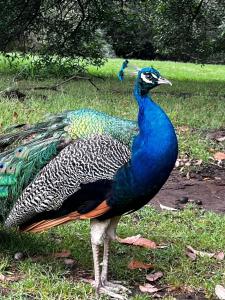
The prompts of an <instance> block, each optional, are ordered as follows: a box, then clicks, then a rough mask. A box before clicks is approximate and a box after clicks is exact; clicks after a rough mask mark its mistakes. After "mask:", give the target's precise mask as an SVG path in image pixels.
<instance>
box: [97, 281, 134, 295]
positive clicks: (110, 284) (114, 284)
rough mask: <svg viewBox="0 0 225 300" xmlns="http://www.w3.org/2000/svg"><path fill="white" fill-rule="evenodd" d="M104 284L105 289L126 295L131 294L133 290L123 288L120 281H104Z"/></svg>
mask: <svg viewBox="0 0 225 300" xmlns="http://www.w3.org/2000/svg"><path fill="white" fill-rule="evenodd" d="M102 284H103V286H104V287H107V288H108V289H110V290H112V291H113V292H116V293H118V292H122V293H126V294H131V290H129V289H128V288H127V287H125V286H123V285H122V284H121V282H120V281H107V280H102Z"/></svg>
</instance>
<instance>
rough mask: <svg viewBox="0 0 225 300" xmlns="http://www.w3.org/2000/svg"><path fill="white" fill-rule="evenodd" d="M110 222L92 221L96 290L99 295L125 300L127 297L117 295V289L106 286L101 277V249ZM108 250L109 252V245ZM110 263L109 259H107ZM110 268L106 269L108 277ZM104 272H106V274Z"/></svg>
mask: <svg viewBox="0 0 225 300" xmlns="http://www.w3.org/2000/svg"><path fill="white" fill-rule="evenodd" d="M109 223H110V220H107V221H104V222H99V221H97V220H91V244H92V252H93V261H94V273H95V283H94V285H95V288H96V293H97V295H99V294H105V295H107V296H109V297H112V298H114V299H119V300H125V299H127V298H126V297H124V296H122V295H120V294H117V293H115V292H114V291H115V288H112V287H110V286H107V285H105V284H104V283H103V282H102V280H101V275H100V263H99V247H100V244H101V242H102V241H104V238H105V237H106V230H107V228H108V226H109ZM107 249H108V250H107ZM106 250H107V251H108V252H109V244H108V247H107V248H106ZM107 261H108V259H107ZM107 270H108V267H106V268H105V271H106V276H107ZM105 271H104V272H105Z"/></svg>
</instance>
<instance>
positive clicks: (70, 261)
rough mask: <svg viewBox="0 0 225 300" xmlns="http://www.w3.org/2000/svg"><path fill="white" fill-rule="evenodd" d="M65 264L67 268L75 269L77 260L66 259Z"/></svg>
mask: <svg viewBox="0 0 225 300" xmlns="http://www.w3.org/2000/svg"><path fill="white" fill-rule="evenodd" d="M64 264H65V265H66V266H67V267H73V266H74V265H75V260H74V259H72V258H65V259H64Z"/></svg>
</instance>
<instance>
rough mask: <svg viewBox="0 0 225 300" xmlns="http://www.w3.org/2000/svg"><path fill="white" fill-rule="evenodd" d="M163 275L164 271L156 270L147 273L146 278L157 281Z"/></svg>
mask: <svg viewBox="0 0 225 300" xmlns="http://www.w3.org/2000/svg"><path fill="white" fill-rule="evenodd" d="M161 277H163V273H162V272H155V273H152V274H148V275H146V279H147V280H148V281H151V282H153V281H156V280H158V279H159V278H161Z"/></svg>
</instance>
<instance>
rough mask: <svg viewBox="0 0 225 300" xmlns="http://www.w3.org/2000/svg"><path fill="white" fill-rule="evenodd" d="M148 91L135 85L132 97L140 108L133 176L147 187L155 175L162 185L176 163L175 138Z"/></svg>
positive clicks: (172, 129)
mask: <svg viewBox="0 0 225 300" xmlns="http://www.w3.org/2000/svg"><path fill="white" fill-rule="evenodd" d="M147 92H148V91H146V93H145V92H143V90H141V89H140V87H139V86H138V84H136V86H135V89H134V96H135V98H136V101H137V103H138V106H139V113H138V126H139V130H140V132H139V134H138V136H137V137H136V138H135V139H134V142H133V147H132V159H131V160H132V166H133V171H134V172H133V174H135V177H136V179H137V180H138V181H140V182H142V183H146V185H148V184H149V181H150V182H151V185H152V181H154V176H156V178H157V180H158V182H159V181H161V182H162V184H163V183H164V182H165V181H166V179H167V178H168V176H169V174H170V172H171V170H172V169H173V167H174V164H175V162H176V158H177V152H178V145H177V138H176V134H175V131H174V127H173V125H172V123H171V122H170V120H169V118H168V116H167V115H166V114H165V112H164V111H163V110H162V109H161V108H160V107H159V106H158V105H157V104H155V103H154V102H153V101H152V99H151V98H150V97H149V96H148V95H147ZM142 185H143V186H144V185H145V184H142Z"/></svg>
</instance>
